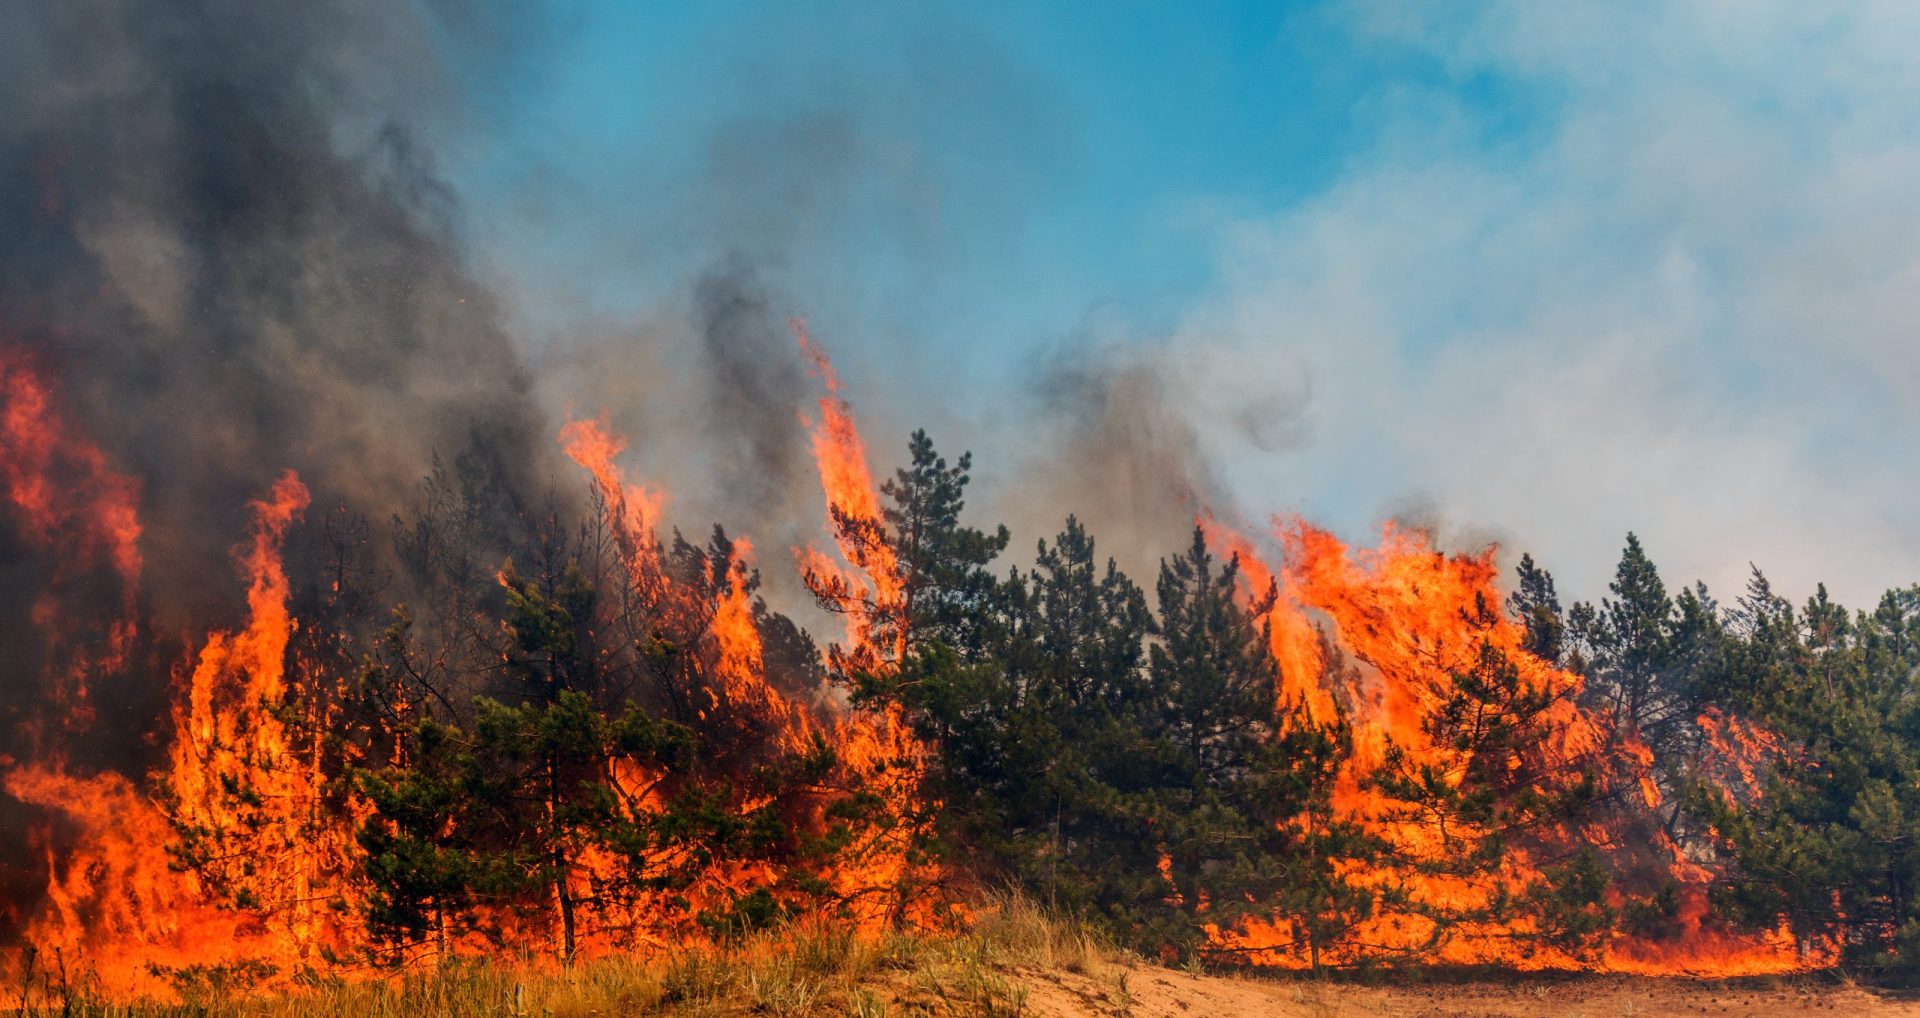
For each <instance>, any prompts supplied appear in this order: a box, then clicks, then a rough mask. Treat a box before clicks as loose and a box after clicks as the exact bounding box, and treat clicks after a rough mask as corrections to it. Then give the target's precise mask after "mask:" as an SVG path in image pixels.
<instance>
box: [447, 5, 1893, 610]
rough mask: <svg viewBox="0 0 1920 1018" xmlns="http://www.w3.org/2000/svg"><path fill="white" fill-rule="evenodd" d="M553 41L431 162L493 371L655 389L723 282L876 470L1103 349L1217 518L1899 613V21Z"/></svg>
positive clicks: (1029, 18) (1717, 14) (1864, 17)
mask: <svg viewBox="0 0 1920 1018" xmlns="http://www.w3.org/2000/svg"><path fill="white" fill-rule="evenodd" d="M569 10H570V11H571V12H572V13H570V14H569V15H568V16H567V17H566V18H565V19H564V20H562V21H557V22H551V23H542V24H537V25H530V26H528V27H527V30H526V35H525V38H524V39H522V40H519V42H520V43H522V46H521V47H520V54H519V59H517V60H516V61H515V62H514V64H513V65H512V70H511V71H510V72H509V73H505V74H499V73H497V72H496V71H490V72H489V74H488V75H486V76H483V77H475V78H474V79H473V80H471V82H470V85H471V90H472V93H473V96H474V97H475V102H474V103H473V112H472V113H471V114H470V115H469V118H468V122H467V123H466V124H465V125H464V127H465V130H463V131H462V132H461V134H460V135H459V141H458V144H457V145H455V146H454V147H453V148H452V149H451V151H452V153H453V156H452V157H451V158H449V159H448V161H447V167H448V170H449V172H450V174H451V176H452V178H453V181H454V183H455V185H456V187H457V188H458V190H459V191H460V192H461V194H462V196H463V198H464V199H465V207H466V209H467V217H468V220H469V228H470V229H471V231H472V233H473V235H474V237H475V239H476V241H477V242H478V243H477V245H476V246H477V249H478V250H479V251H480V252H481V260H482V262H483V263H484V265H485V266H486V267H487V268H488V269H489V271H492V272H494V273H495V274H497V275H498V276H499V277H500V278H502V279H504V280H506V281H507V283H506V285H507V289H508V292H509V293H510V294H512V295H513V301H512V303H513V307H514V308H515V313H516V315H517V316H518V318H519V320H520V322H521V325H522V328H523V329H524V331H525V332H526V333H527V334H528V335H529V336H530V337H531V338H532V342H533V344H534V347H535V349H536V350H539V349H542V348H543V344H544V345H545V346H546V347H558V348H565V347H566V346H567V344H568V343H570V342H572V341H573V340H571V339H570V338H569V337H573V336H578V335H583V334H594V335H601V334H604V333H606V332H608V331H609V330H611V331H614V332H618V331H620V329H622V328H631V329H634V330H638V331H637V333H636V334H639V333H644V334H645V335H647V336H649V337H651V339H650V340H649V342H655V343H664V344H665V345H666V346H667V347H671V346H672V345H673V343H674V342H675V339H674V336H675V326H674V325H673V324H672V319H673V317H674V312H673V311H672V310H671V309H672V308H673V306H674V305H675V301H676V300H677V299H680V297H679V296H677V295H683V294H684V292H685V290H686V288H687V286H688V284H689V281H690V280H691V279H693V278H695V277H696V276H697V275H698V274H699V273H701V272H702V271H704V270H706V269H708V268H710V267H711V266H713V265H714V264H716V263H717V262H718V261H720V260H721V259H724V258H726V257H728V256H729V255H735V256H739V255H744V256H745V257H747V258H748V259H749V260H750V261H752V262H753V263H754V264H755V265H756V266H759V267H760V271H762V272H763V273H764V274H765V275H766V276H767V277H768V278H769V279H770V280H771V281H772V283H773V284H774V289H775V290H776V291H777V293H778V294H779V297H780V299H781V300H783V301H786V302H789V303H791V305H792V308H791V310H792V312H793V313H796V314H803V315H805V316H806V317H808V318H809V320H810V321H812V322H813V323H814V326H815V328H816V330H817V331H818V332H819V333H820V334H821V335H822V336H823V338H825V339H826V341H827V342H828V343H829V345H830V346H831V347H832V348H833V349H834V350H835V351H836V353H838V354H839V355H840V356H841V358H842V360H843V362H844V363H843V368H844V369H845V373H846V374H847V375H848V376H849V379H850V381H851V382H852V383H853V385H854V387H855V392H856V393H857V394H859V398H860V401H861V406H862V410H863V412H866V413H868V414H869V416H870V417H872V418H874V419H876V420H878V421H880V422H882V424H884V425H885V426H887V427H896V426H897V427H905V426H908V425H911V424H914V423H929V424H934V425H936V426H938V427H939V428H941V429H945V430H944V431H937V433H951V432H956V431H957V432H958V433H959V436H960V441H962V442H964V443H966V444H972V445H976V446H978V447H981V448H982V449H983V450H984V449H987V448H989V447H991V446H992V445H993V443H994V441H995V436H996V435H1002V434H1004V433H1006V432H1008V431H1013V432H1014V433H1015V434H1016V435H1018V434H1021V433H1022V430H1023V429H1026V430H1030V429H1028V428H1027V426H1026V425H1020V426H1016V427H1013V428H1009V426H1008V424H1007V422H1006V419H1007V418H1009V417H1019V416H1020V414H1021V413H1022V411H1019V410H1018V409H1017V408H1016V407H1015V406H1014V401H1013V400H1011V399H1010V398H1009V399H999V398H993V397H992V396H991V394H992V393H995V392H1005V391H1010V389H1011V388H1012V387H1016V386H1017V380H1018V379H1020V378H1022V377H1023V376H1026V375H1030V374H1031V373H1032V372H1033V371H1034V370H1035V365H1036V363H1037V361H1038V360H1039V359H1041V358H1043V357H1044V356H1046V355H1047V354H1048V352H1049V351H1052V352H1056V353H1057V352H1058V351H1060V350H1063V349H1065V350H1074V349H1083V348H1084V349H1095V348H1097V349H1101V350H1110V349H1114V348H1122V349H1127V350H1130V351H1133V353H1131V354H1129V356H1133V357H1136V358H1137V359H1138V360H1139V362H1140V363H1144V364H1147V365H1148V367H1149V370H1150V371H1152V372H1153V373H1155V374H1156V375H1157V376H1159V377H1164V378H1165V379H1167V380H1168V381H1169V383H1170V384H1176V385H1177V386H1179V387H1180V388H1181V390H1182V391H1190V392H1192V393H1193V396H1192V397H1191V398H1190V399H1188V400H1187V401H1186V402H1185V404H1184V405H1182V406H1179V407H1176V408H1174V409H1175V410H1176V411H1177V413H1178V414H1179V415H1180V417H1181V419H1182V421H1183V423H1184V424H1185V425H1187V426H1190V427H1191V428H1192V429H1193V431H1194V432H1195V433H1196V434H1197V435H1198V437H1199V442H1200V444H1201V446H1202V448H1203V449H1204V451H1205V452H1206V453H1207V455H1208V456H1209V457H1210V459H1211V460H1212V462H1213V466H1214V468H1215V470H1216V471H1217V472H1218V474H1219V475H1220V476H1221V477H1222V478H1223V483H1222V487H1223V489H1224V490H1223V491H1222V492H1221V493H1220V497H1221V498H1222V499H1224V500H1230V501H1231V502H1233V503H1234V504H1233V506H1232V507H1231V510H1230V511H1232V512H1236V513H1238V514H1240V515H1242V516H1243V517H1245V518H1247V519H1250V520H1258V519H1260V518H1261V517H1263V516H1264V515H1265V514H1266V513H1268V512H1273V511H1293V510H1298V511H1303V512H1305V513H1307V514H1309V515H1311V516H1314V517H1316V518H1319V519H1322V520H1324V521H1326V522H1328V523H1330V524H1332V525H1334V526H1335V527H1336V528H1338V529H1340V530H1342V531H1343V532H1345V533H1348V534H1349V535H1351V536H1355V537H1362V538H1364V537H1365V536H1366V534H1367V533H1368V532H1370V531H1371V530H1372V528H1373V527H1374V526H1375V525H1376V524H1377V523H1378V521H1379V520H1381V519H1382V518H1385V517H1387V516H1390V515H1396V514H1398V515H1411V516H1415V517H1418V518H1420V519H1423V520H1427V521H1430V522H1434V523H1435V524H1437V525H1438V526H1439V527H1440V533H1441V534H1442V536H1443V537H1445V538H1448V539H1450V540H1453V541H1456V542H1458V543H1461V544H1471V543H1475V542H1478V541H1481V540H1487V539H1494V540H1499V541H1501V542H1502V543H1503V544H1504V545H1506V546H1508V547H1509V548H1528V549H1531V550H1534V551H1536V552H1537V553H1539V554H1541V555H1542V556H1543V557H1545V558H1546V559H1547V560H1548V561H1549V563H1550V564H1552V565H1554V566H1556V568H1558V569H1559V570H1560V571H1561V572H1562V573H1563V575H1566V576H1570V577H1571V578H1572V580H1571V583H1570V585H1571V586H1573V587H1574V588H1575V589H1576V590H1578V591H1580V592H1582V593H1585V594H1596V593H1598V592H1599V588H1600V587H1601V585H1602V584H1603V583H1604V580H1605V577H1606V573H1607V572H1608V571H1609V570H1610V567H1611V562H1612V559H1613V557H1614V555H1615V554H1616V552H1617V549H1618V547H1619V545H1620V543H1621V537H1622V535H1623V534H1624V533H1625V531H1626V530H1628V529H1636V530H1638V531H1639V532H1640V533H1641V536H1642V537H1643V538H1644V539H1646V541H1647V543H1648V545H1649V547H1650V550H1651V551H1652V552H1653V553H1654V555H1655V557H1656V559H1657V560H1659V561H1661V562H1662V564H1663V565H1665V566H1666V567H1667V571H1668V572H1669V574H1670V577H1669V578H1670V579H1672V580H1687V579H1691V578H1693V577H1696V576H1697V577H1704V578H1706V579H1708V580H1709V581H1710V582H1712V583H1713V585H1714V586H1715V587H1716V588H1717V589H1719V590H1721V591H1722V592H1723V593H1726V594H1729V595H1730V594H1732V593H1733V592H1734V590H1735V589H1736V588H1737V587H1738V585H1739V584H1740V583H1741V582H1742V580H1743V579H1744V575H1745V572H1746V570H1747V563H1748V562H1750V561H1752V562H1758V563H1760V564H1762V565H1763V566H1766V567H1767V568H1768V570H1769V571H1770V572H1771V573H1773V574H1774V575H1775V576H1776V579H1778V580H1780V581H1781V583H1782V585H1783V586H1785V587H1787V588H1788V589H1792V590H1796V591H1803V590H1808V589H1810V587H1811V585H1812V583H1813V582H1814V581H1816V580H1818V579H1827V580H1830V581H1832V582H1833V583H1834V584H1835V586H1836V588H1837V589H1838V590H1839V591H1840V592H1842V593H1843V594H1844V595H1846V596H1850V597H1851V598H1852V599H1853V600H1855V601H1862V600H1865V599H1867V598H1870V597H1871V596H1872V595H1873V594H1874V593H1875V592H1877V590H1878V589H1881V588H1883V587H1885V586H1889V585H1893V584H1895V583H1906V582H1911V581H1913V580H1915V579H1920V510H1916V509H1915V508H1913V507H1914V506H1915V505H1916V504H1917V503H1920V500H1916V499H1915V497H1914V496H1916V495H1920V490H1916V488H1920V484H1916V482H1914V481H1912V480H1910V479H1908V476H1907V474H1908V471H1907V470H1906V467H1905V466H1904V462H1905V461H1904V457H1903V456H1902V455H1901V454H1899V453H1897V452H1896V451H1895V450H1900V449H1907V448H1912V445H1913V443H1914V442H1915V441H1920V411H1917V410H1916V407H1920V352H1916V351H1917V350H1920V344H1916V343H1914V342H1913V341H1912V338H1911V335H1912V334H1911V327H1912V326H1913V325H1914V324H1915V323H1916V319H1920V313H1916V300H1915V298H1914V297H1913V296H1912V295H1913V294H1914V293H1915V292H1920V287H1916V285H1915V284H1916V283H1920V271H1916V268H1915V267H1916V266H1920V201H1917V200H1916V198H1915V195H1916V187H1915V185H1913V184H1912V183H1911V181H1912V180H1914V179H1920V177H1914V176H1911V175H1909V171H1910V170H1920V134H1916V130H1917V129H1916V124H1920V87H1917V86H1920V74H1916V71H1915V67H1914V62H1913V61H1911V60H1910V59H1908V58H1907V54H1909V53H1910V52H1912V45H1913V44H1914V43H1915V42H1920V23H1916V20H1915V18H1916V16H1915V14H1914V13H1913V12H1914V9H1913V8H1911V7H1908V6H1905V5H1899V4H1885V5H1876V4H1861V5H1841V6H1836V7H1832V8H1825V7H1823V8H1821V9H1818V10H1812V9H1808V8H1806V7H1804V6H1802V5H1797V4H1790V3H1771V2H1762V0H1756V2H1753V3H1719V2H1700V3H1693V4H1659V5H1653V4H1645V5H1643V4H1631V3H1628V4H1621V3H1605V4H1600V3H1596V4H1535V3H1499V2H1494V3H1487V4H1476V5H1456V4H1421V5H1396V4H1349V3H1317V4H1304V3H1301V4H1263V3H1222V4H1146V3H1103V4H1093V3H1088V4H966V5H962V4H877V3H873V4H852V3H809V4H765V3H763V4H746V3H706V4H689V5H629V4H612V3H606V4H583V5H578V6H575V7H572V8H569ZM609 323H624V324H620V325H617V326H616V325H610V324H609ZM634 323H639V324H634ZM1075 344H1080V346H1076V345H1075ZM649 356H654V355H653V354H650V355H649ZM669 359H670V358H669ZM962 387H966V391H969V392H973V393H986V394H989V395H988V396H987V397H984V398H982V397H976V398H971V399H966V400H960V399H954V398H952V394H953V393H954V392H955V391H959V390H960V389H961V388H962ZM1262 415H1268V416H1271V417H1273V418H1274V419H1276V420H1285V421H1288V422H1291V423H1289V424H1287V425H1286V426H1285V427H1278V426H1276V427H1275V428H1274V429H1266V428H1263V427H1262V426H1260V425H1259V424H1258V423H1255V424H1251V425H1250V424H1249V423H1248V422H1249V421H1251V420H1256V419H1257V418H1259V417H1261V416H1262ZM1268 430H1274V431H1278V432H1284V433H1285V436H1286V437H1285V438H1284V440H1281V441H1278V442H1276V441H1274V440H1272V438H1271V435H1267V436H1266V437H1264V438H1263V437H1262V435H1263V433H1264V432H1265V431H1268ZM1250 436H1251V437H1250ZM982 473H983V475H984V474H985V473H986V471H984V470H983V471H982ZM1006 487H1009V488H1012V489H1018V490H1019V491H1021V492H1025V491H1028V490H1029V489H1027V488H1026V487H1024V486H1023V482H1019V481H1016V482H1014V483H1011V484H1009V485H1006ZM1021 497H1026V496H1020V495H1018V494H1017V493H1016V494H1009V493H1008V492H1006V491H1002V492H1001V493H1000V495H999V496H997V498H996V499H995V500H994V502H993V504H994V505H995V506H996V507H999V508H1002V509H1006V508H1008V507H1011V508H1012V509H1013V510H1015V511H1014V512H1013V513H1010V515H1018V510H1019V509H1021V508H1022V506H1021V504H1020V498H1021ZM1030 500H1037V501H1045V500H1044V499H1040V498H1039V497H1038V496H1031V498H1030ZM1044 508H1045V509H1046V510H1047V511H1052V510H1053V509H1055V508H1057V507H1055V506H1053V505H1051V504H1048V505H1046V506H1045V507H1044Z"/></svg>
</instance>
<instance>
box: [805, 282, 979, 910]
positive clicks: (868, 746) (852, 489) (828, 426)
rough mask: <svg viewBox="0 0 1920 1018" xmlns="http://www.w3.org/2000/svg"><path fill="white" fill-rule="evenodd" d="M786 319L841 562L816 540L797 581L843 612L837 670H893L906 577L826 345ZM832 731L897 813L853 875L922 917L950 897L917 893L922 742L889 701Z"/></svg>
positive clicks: (926, 805) (923, 814)
mask: <svg viewBox="0 0 1920 1018" xmlns="http://www.w3.org/2000/svg"><path fill="white" fill-rule="evenodd" d="M788 324H789V325H791V326H792V328H793V331H794V334H795V336H796V337H797V338H798V340H799V343H800V349H801V352H802V353H804V354H805V355H806V357H807V360H808V361H809V362H810V363H811V364H812V365H813V373H814V375H815V377H817V378H819V379H820V382H821V384H822V386H823V387H824V388H825V390H826V392H825V394H824V395H822V396H821V397H820V402H819V410H820V416H819V419H818V420H817V421H813V422H806V423H808V425H809V428H810V430H811V433H812V438H813V456H814V462H815V464H816V465H817V466H818V468H819V474H820V489H821V494H822V495H823V496H824V497H825V499H826V508H827V519H828V522H829V524H830V529H831V531H832V536H833V539H834V544H835V547H836V548H837V549H838V550H839V552H840V555H841V558H842V559H843V560H844V561H845V563H846V565H845V566H842V565H841V564H840V563H837V562H835V561H834V560H833V559H832V558H831V557H829V556H828V555H827V554H826V553H825V552H823V551H820V550H819V549H817V548H813V547H806V548H796V549H795V550H794V554H795V557H796V559H797V560H798V562H799V564H800V573H801V579H802V580H803V582H805V584H806V586H807V589H808V590H809V591H811V592H812V593H813V595H814V597H815V598H816V599H818V600H819V601H820V603H821V604H823V605H826V606H828V607H830V608H831V609H832V610H834V611H836V612H838V613H840V614H842V615H844V616H845V617H846V625H847V629H846V642H845V643H842V644H836V645H834V646H831V647H829V648H828V658H829V661H830V663H831V664H832V666H833V668H834V670H835V671H836V672H838V673H840V674H841V675H843V676H857V675H860V674H867V675H872V676H881V675H886V674H891V673H892V672H893V671H894V670H895V669H896V668H898V666H899V663H900V660H901V659H902V658H903V657H904V656H905V655H906V650H907V632H906V626H905V617H904V616H905V604H906V578H905V575H904V573H903V571H902V569H901V565H900V562H899V560H898V558H897V557H896V556H895V555H894V551H893V546H892V544H890V543H889V542H888V540H887V533H886V517H885V514H884V513H883V512H882V511H881V508H880V492H879V489H878V488H877V487H876V486H875V485H874V482H873V471H872V470H871V469H870V468H869V467H868V465H867V451H866V443H865V442H864V441H862V439H861V437H860V431H859V428H858V427H857V426H856V425H855V423H854V419H853V408H852V407H851V406H850V405H849V404H848V403H847V401H846V400H845V399H844V398H843V397H842V396H841V395H840V391H841V386H840V379H839V376H838V375H837V374H836V373H835V372H834V370H833V364H832V362H831V361H829V360H828V358H827V354H826V351H825V350H823V349H821V348H820V347H819V346H818V345H817V344H815V343H814V342H813V340H812V338H811V337H810V336H809V335H808V334H807V328H806V323H804V322H802V321H800V320H798V319H793V320H791V321H790V322H789V323H788ZM803 421H805V419H804V418H803ZM835 737H836V745H837V746H838V747H839V749H840V753H841V757H842V759H844V760H845V761H846V762H847V764H848V766H849V767H850V768H851V769H852V770H853V771H854V773H855V774H856V776H857V777H858V779H859V781H860V783H861V784H862V785H864V786H865V787H867V788H869V789H870V790H872V791H874V792H876V793H878V795H879V796H880V797H881V798H882V799H883V800H884V801H885V802H886V804H887V807H886V809H887V813H888V814H889V816H891V817H893V818H896V819H897V821H898V822H897V823H896V824H895V825H893V826H892V827H891V829H883V830H882V831H881V832H880V834H879V836H878V838H877V840H876V842H875V843H874V844H873V845H872V846H869V848H868V850H867V851H866V852H865V853H864V854H865V856H866V858H867V860H868V861H867V865H866V866H865V867H864V868H863V869H862V870H861V872H860V873H859V874H858V876H857V877H855V878H854V881H855V882H856V883H858V884H862V885H866V886H872V887H887V888H891V889H892V892H893V899H894V900H893V902H892V904H891V905H890V906H889V907H888V909H887V911H888V917H887V921H888V922H889V923H891V924H892V925H896V926H897V925H901V924H904V923H906V922H907V921H909V919H910V918H911V917H915V916H918V917H919V918H920V919H921V920H922V921H925V920H928V919H929V918H930V917H932V916H933V915H934V914H935V913H936V912H937V911H938V910H939V909H941V908H942V907H947V906H950V904H951V903H949V902H947V901H945V900H944V899H943V898H942V897H941V896H938V895H929V894H925V893H922V890H921V889H922V888H926V887H930V886H932V885H935V884H937V883H939V882H940V881H941V880H942V877H943V874H942V873H941V872H940V871H939V870H938V869H937V868H936V867H932V866H928V865H926V864H922V863H916V862H914V861H913V860H914V857H915V855H916V853H915V851H914V848H913V843H914V842H915V841H916V840H918V839H921V838H923V837H925V836H926V835H927V833H928V831H929V827H928V825H929V824H930V823H931V818H932V814H933V811H934V810H935V809H937V808H938V806H939V803H938V802H937V801H931V800H929V799H928V798H927V797H926V796H925V795H924V794H923V793H922V787H921V786H922V784H923V780H924V776H925V772H926V747H925V746H923V745H922V744H921V743H920V741H919V739H918V738H917V737H916V736H915V735H914V734H913V730H912V728H911V726H910V725H909V724H908V723H907V719H906V718H905V716H904V715H903V714H902V713H901V709H900V706H899V704H898V703H896V702H894V701H892V700H888V701H886V704H885V706H883V707H882V708H880V709H879V710H868V711H858V712H852V713H848V714H844V715H842V716H840V717H839V718H838V719H837V723H836V725H835Z"/></svg>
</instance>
